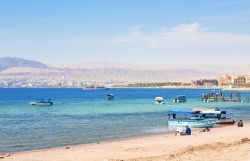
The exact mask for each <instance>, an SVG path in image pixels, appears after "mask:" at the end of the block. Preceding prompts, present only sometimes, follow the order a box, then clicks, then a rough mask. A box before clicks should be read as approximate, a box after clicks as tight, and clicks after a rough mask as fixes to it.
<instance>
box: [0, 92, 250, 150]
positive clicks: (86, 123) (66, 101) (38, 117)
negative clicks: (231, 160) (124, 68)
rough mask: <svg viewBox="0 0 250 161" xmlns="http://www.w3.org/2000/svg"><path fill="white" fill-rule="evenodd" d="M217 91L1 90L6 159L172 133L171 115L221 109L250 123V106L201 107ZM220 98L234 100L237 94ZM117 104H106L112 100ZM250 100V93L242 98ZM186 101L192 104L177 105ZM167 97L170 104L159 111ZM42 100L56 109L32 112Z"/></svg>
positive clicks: (0, 131) (1, 145) (0, 138)
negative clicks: (178, 99) (205, 96)
mask: <svg viewBox="0 0 250 161" xmlns="http://www.w3.org/2000/svg"><path fill="white" fill-rule="evenodd" d="M208 92H211V89H163V88H112V89H109V90H82V89H72V88H65V89H63V88H58V89H57V88H50V89H46V88H36V89H31V88H1V89H0V153H5V152H18V151H27V150H35V149H43V148H52V147H59V146H70V145H75V144H84V143H96V142H101V141H107V140H113V139H122V138H128V137H134V136H141V135H148V134H157V133H162V132H167V131H169V129H168V126H167V116H166V112H167V111H168V110H170V109H192V108H195V107H207V108H216V107H218V108H220V109H223V110H227V112H228V113H229V114H230V115H232V116H235V117H237V118H238V119H242V120H243V121H249V120H250V103H249V102H243V103H240V102H231V103H229V102H212V103H206V102H202V101H201V97H202V94H203V93H208ZM216 92H223V93H226V94H230V93H231V92H233V93H235V91H222V90H218V89H216ZM111 93H112V94H114V96H115V99H114V100H106V95H107V94H111ZM240 93H241V94H242V95H249V94H250V92H246V91H245V92H244V91H241V92H240ZM177 95H186V96H187V102H186V103H173V101H172V99H173V98H174V97H176V96H177ZM156 96H163V97H164V101H165V104H162V105H155V104H154V98H155V97H156ZM40 98H51V99H53V102H54V105H53V106H50V107H46V106H43V107H41V106H40V107H39V106H31V105H30V104H29V102H31V101H34V100H36V99H40Z"/></svg>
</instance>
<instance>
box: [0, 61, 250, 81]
mask: <svg viewBox="0 0 250 161" xmlns="http://www.w3.org/2000/svg"><path fill="white" fill-rule="evenodd" d="M248 69H249V66H238V67H235V66H205V65H203V66H184V65H183V66H180V65H179V66H168V65H131V64H113V65H112V63H103V64H101V63H97V64H95V63H92V64H90V63H89V64H86V65H84V64H82V65H81V66H75V67H67V66H64V67H58V66H50V65H47V64H44V63H41V62H39V61H34V60H26V59H23V58H16V57H15V58H12V57H2V58H0V77H2V78H8V77H18V78H24V79H46V80H60V79H62V78H63V79H66V80H82V81H99V82H102V81H103V82H104V81H106V82H107V81H114V82H118V81H119V82H190V80H191V79H200V78H218V77H219V76H221V75H222V74H224V73H228V74H243V73H245V72H247V71H248ZM233 71H236V72H233ZM245 74H246V73H245Z"/></svg>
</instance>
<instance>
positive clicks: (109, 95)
mask: <svg viewBox="0 0 250 161" xmlns="http://www.w3.org/2000/svg"><path fill="white" fill-rule="evenodd" d="M106 99H107V100H114V95H113V94H107V95H106Z"/></svg>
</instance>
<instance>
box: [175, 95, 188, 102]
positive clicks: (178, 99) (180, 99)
mask: <svg viewBox="0 0 250 161" xmlns="http://www.w3.org/2000/svg"><path fill="white" fill-rule="evenodd" d="M173 102H175V103H181V102H187V97H186V96H185V95H180V96H177V97H176V98H174V99H173Z"/></svg>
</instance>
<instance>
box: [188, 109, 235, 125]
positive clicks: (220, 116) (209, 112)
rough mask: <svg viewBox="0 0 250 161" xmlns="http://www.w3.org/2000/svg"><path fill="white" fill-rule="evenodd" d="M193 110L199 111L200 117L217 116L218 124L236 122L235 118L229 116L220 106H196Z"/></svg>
mask: <svg viewBox="0 0 250 161" xmlns="http://www.w3.org/2000/svg"><path fill="white" fill-rule="evenodd" d="M192 111H193V112H196V113H199V114H197V116H198V117H202V118H215V119H217V120H216V123H217V124H234V123H235V122H236V121H235V120H236V119H235V118H233V117H229V116H227V112H226V111H221V110H220V109H219V108H215V109H208V108H194V109H193V110H192Z"/></svg>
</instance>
